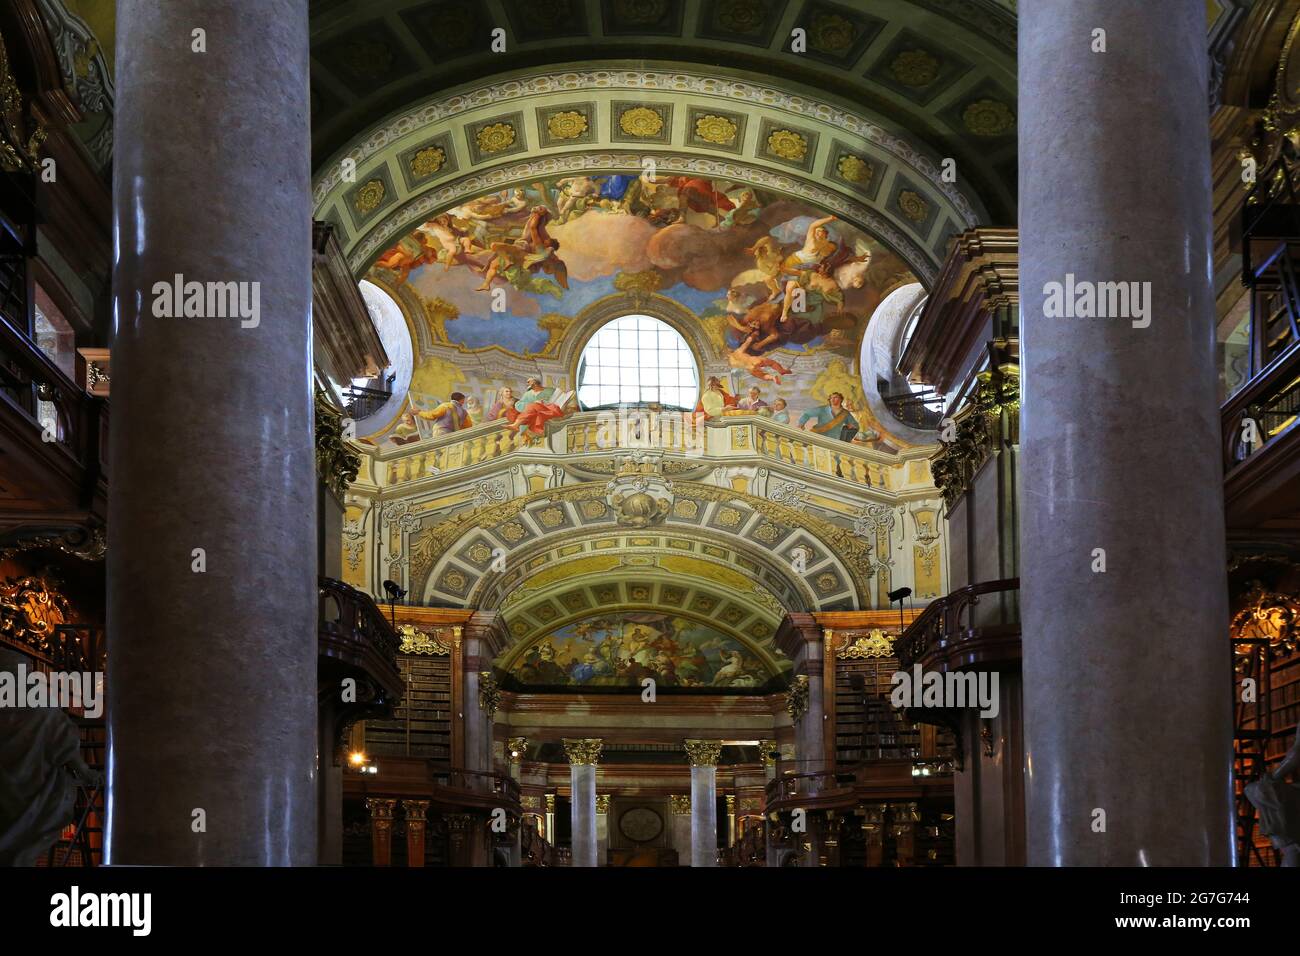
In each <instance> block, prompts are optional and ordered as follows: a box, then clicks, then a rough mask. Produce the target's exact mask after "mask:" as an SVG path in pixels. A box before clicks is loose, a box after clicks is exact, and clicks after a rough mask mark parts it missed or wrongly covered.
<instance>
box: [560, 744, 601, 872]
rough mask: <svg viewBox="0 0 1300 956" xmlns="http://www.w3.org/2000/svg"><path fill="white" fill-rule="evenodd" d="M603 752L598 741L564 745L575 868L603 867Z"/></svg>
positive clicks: (573, 863)
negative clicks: (599, 780)
mask: <svg viewBox="0 0 1300 956" xmlns="http://www.w3.org/2000/svg"><path fill="white" fill-rule="evenodd" d="M600 748H601V741H600V739H599V738H595V737H583V738H579V739H577V740H570V739H566V740H565V741H564V752H565V753H566V754H568V755H569V782H570V786H571V787H572V790H573V794H572V796H571V797H570V799H569V806H570V808H571V813H572V840H573V843H572V853H573V862H572V865H573V866H599V865H600V863H599V861H598V860H597V857H596V761H597V760H599V759H600Z"/></svg>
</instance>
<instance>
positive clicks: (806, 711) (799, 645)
mask: <svg viewBox="0 0 1300 956" xmlns="http://www.w3.org/2000/svg"><path fill="white" fill-rule="evenodd" d="M776 644H777V647H779V648H781V650H782V651H784V652H785V655H786V656H787V657H788V658H790V662H791V664H792V665H793V667H792V670H791V673H792V675H793V683H792V687H791V691H792V704H791V707H790V721H791V723H792V724H793V725H794V739H795V752H796V757H795V759H796V761H797V762H798V766H797V767H794V768H790V769H792V770H794V771H796V772H799V773H814V772H817V771H821V770H825V769H826V767H827V763H826V754H827V735H826V723H827V714H826V705H825V694H824V688H823V679H824V676H825V675H824V671H825V639H824V635H823V631H822V627H821V625H820V624H818V623H817V620H816V618H814V617H813V616H812V615H811V614H804V613H797V614H796V613H791V614H787V615H786V617H785V620H784V621H782V622H781V627H780V629H779V630H778V631H777V634H776ZM795 704H797V706H795Z"/></svg>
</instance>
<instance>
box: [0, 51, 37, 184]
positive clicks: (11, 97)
mask: <svg viewBox="0 0 1300 956" xmlns="http://www.w3.org/2000/svg"><path fill="white" fill-rule="evenodd" d="M27 125H28V124H26V123H25V122H24V117H23V98H22V94H21V93H20V92H19V90H18V83H17V81H16V80H15V79H14V75H13V73H12V72H11V70H10V68H9V51H8V50H7V49H6V47H5V43H4V38H3V37H0V169H3V170H4V171H5V172H8V173H17V172H26V171H35V170H36V168H37V166H38V165H39V163H40V160H39V159H38V158H37V153H38V152H39V150H40V148H41V143H43V142H45V127H44V126H42V125H41V124H39V123H37V124H36V125H35V126H34V127H32V128H31V132H30V135H24V132H25V129H26V127H27Z"/></svg>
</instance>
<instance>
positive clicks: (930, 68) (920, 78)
mask: <svg viewBox="0 0 1300 956" xmlns="http://www.w3.org/2000/svg"><path fill="white" fill-rule="evenodd" d="M889 75H890V76H892V77H893V78H894V79H895V80H897V81H898V82H899V83H902V84H903V85H904V86H911V87H917V88H919V87H923V86H929V85H930V84H931V83H933V82H934V81H935V79H936V78H937V77H938V76H939V61H938V60H937V59H935V58H934V57H933V56H931V55H930V54H929V53H927V52H926V51H925V50H903V51H902V52H901V53H899V54H898V56H896V57H894V60H893V62H892V63H890V64H889Z"/></svg>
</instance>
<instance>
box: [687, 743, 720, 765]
mask: <svg viewBox="0 0 1300 956" xmlns="http://www.w3.org/2000/svg"><path fill="white" fill-rule="evenodd" d="M683 746H685V748H686V756H687V758H688V759H689V760H690V762H691V766H692V767H716V766H717V765H718V758H719V757H720V756H722V741H721V740H687V741H684V743H683Z"/></svg>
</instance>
